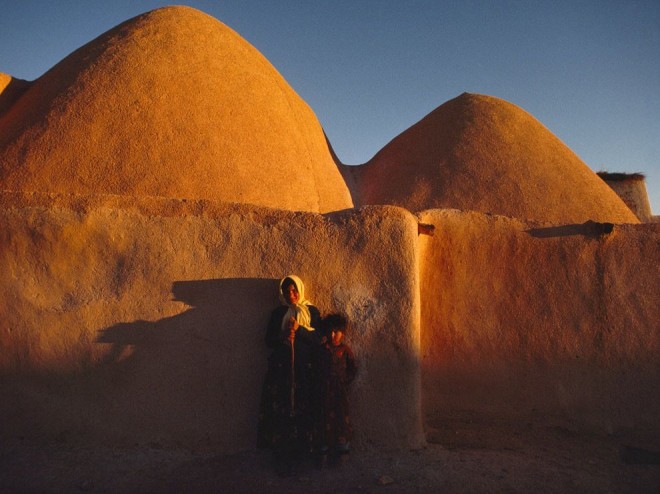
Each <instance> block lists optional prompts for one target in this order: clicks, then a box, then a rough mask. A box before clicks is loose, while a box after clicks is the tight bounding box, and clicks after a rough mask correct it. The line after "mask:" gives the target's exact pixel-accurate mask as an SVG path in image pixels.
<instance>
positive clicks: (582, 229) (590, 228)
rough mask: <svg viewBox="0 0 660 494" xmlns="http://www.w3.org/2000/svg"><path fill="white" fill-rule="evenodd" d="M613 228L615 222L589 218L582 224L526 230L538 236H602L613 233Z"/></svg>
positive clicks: (533, 235)
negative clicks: (602, 221)
mask: <svg viewBox="0 0 660 494" xmlns="http://www.w3.org/2000/svg"><path fill="white" fill-rule="evenodd" d="M613 230H614V224H613V223H598V222H596V221H591V220H589V221H587V222H585V223H581V224H572V225H560V226H551V227H545V228H531V229H529V230H526V232H527V233H529V234H530V235H531V236H532V237H536V238H552V237H569V236H572V235H583V236H585V237H600V236H601V235H607V234H609V233H612V231H613Z"/></svg>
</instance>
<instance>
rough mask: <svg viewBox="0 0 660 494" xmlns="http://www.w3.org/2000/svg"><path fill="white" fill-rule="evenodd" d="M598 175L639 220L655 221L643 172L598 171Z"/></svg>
mask: <svg viewBox="0 0 660 494" xmlns="http://www.w3.org/2000/svg"><path fill="white" fill-rule="evenodd" d="M598 176H599V177H600V178H602V179H603V180H604V181H605V183H606V184H607V185H609V186H610V187H611V188H612V190H613V191H614V192H616V193H617V195H618V196H619V197H620V198H621V199H622V200H623V202H625V203H626V206H628V207H629V208H630V210H631V211H632V212H633V213H635V215H636V216H637V218H639V220H640V221H642V222H645V223H647V222H651V221H656V219H655V218H654V217H653V213H652V212H651V204H650V202H649V195H648V193H647V192H646V177H645V176H644V174H643V173H609V172H598Z"/></svg>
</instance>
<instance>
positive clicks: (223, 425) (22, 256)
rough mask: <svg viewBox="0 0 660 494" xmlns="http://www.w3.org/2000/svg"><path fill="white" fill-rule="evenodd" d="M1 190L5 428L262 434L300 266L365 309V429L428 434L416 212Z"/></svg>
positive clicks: (337, 305)
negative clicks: (282, 326) (290, 282)
mask: <svg viewBox="0 0 660 494" xmlns="http://www.w3.org/2000/svg"><path fill="white" fill-rule="evenodd" d="M0 197H1V200H2V202H1V203H0V204H1V206H2V207H1V208H0V214H1V220H0V222H1V223H2V225H3V228H2V230H1V231H0V280H1V283H0V369H1V374H0V413H1V414H2V421H0V424H1V425H0V431H1V433H2V437H10V436H14V437H15V436H21V435H22V436H29V437H34V438H36V439H39V438H57V439H59V440H64V441H67V440H90V441H104V442H109V443H117V444H134V443H158V444H161V445H164V446H165V445H174V444H178V445H185V446H190V447H207V446H208V447H212V448H214V449H215V450H217V451H221V452H232V451H237V450H243V449H250V448H254V445H255V439H256V433H255V428H256V423H257V410H258V403H259V395H260V390H261V383H262V378H263V375H264V372H265V369H266V360H267V356H268V352H267V349H266V348H265V344H264V341H263V338H264V334H265V326H266V323H267V321H268V317H269V314H270V311H271V310H272V309H273V308H274V307H275V306H276V305H278V304H279V302H278V299H277V286H278V280H279V278H280V277H281V276H282V275H284V274H288V273H296V274H298V275H300V276H301V277H302V279H303V280H304V281H305V282H306V285H307V293H308V298H309V299H310V300H312V301H313V302H314V303H315V304H316V305H317V306H318V307H319V308H320V309H321V311H322V312H324V313H325V312H328V311H330V310H339V309H341V310H344V311H345V312H347V313H348V316H349V317H350V318H351V319H352V320H353V322H354V326H355V328H354V330H353V332H352V333H351V334H350V337H349V338H350V340H349V341H350V342H351V344H352V345H353V347H354V349H355V352H356V354H357V356H358V358H359V361H360V366H361V367H360V373H359V376H358V378H357V381H356V382H355V386H354V389H353V403H354V408H353V410H354V419H355V427H356V431H357V437H356V441H357V442H358V443H362V444H365V443H373V444H376V445H380V446H387V447H411V446H418V445H420V444H421V443H422V441H423V434H422V428H421V423H422V421H421V416H420V408H421V407H420V400H421V392H420V374H419V342H420V340H419V297H418V295H417V294H418V293H419V285H418V277H417V275H416V273H417V272H418V270H417V255H416V252H417V222H416V219H415V218H414V217H413V216H412V215H411V214H410V213H408V212H406V211H405V210H403V209H399V208H394V207H372V208H366V209H363V210H360V211H357V212H349V213H336V214H331V215H326V216H322V215H319V214H315V213H291V212H285V211H277V210H269V209H261V208H255V207H246V206H226V205H225V206H221V205H218V204H212V203H209V202H200V201H178V200H156V199H152V200H148V199H142V200H136V199H135V200H134V199H128V198H120V197H115V196H103V197H101V196H96V197H93V198H81V197H77V198H75V197H74V198H66V197H64V196H44V195H40V196H30V195H20V194H10V193H5V194H3V195H2V196H0Z"/></svg>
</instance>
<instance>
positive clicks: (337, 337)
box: [331, 329, 344, 346]
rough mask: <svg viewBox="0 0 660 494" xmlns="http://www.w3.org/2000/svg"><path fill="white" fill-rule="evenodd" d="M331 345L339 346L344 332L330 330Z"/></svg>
mask: <svg viewBox="0 0 660 494" xmlns="http://www.w3.org/2000/svg"><path fill="white" fill-rule="evenodd" d="M331 335H332V344H333V345H334V346H339V344H340V343H341V339H342V338H343V337H344V332H343V331H342V330H341V329H333V330H332V333H331Z"/></svg>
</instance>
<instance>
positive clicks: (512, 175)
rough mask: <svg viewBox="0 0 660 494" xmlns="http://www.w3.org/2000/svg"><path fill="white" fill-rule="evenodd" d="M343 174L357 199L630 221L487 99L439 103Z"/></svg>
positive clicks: (556, 144)
mask: <svg viewBox="0 0 660 494" xmlns="http://www.w3.org/2000/svg"><path fill="white" fill-rule="evenodd" d="M344 173H345V174H346V175H348V176H349V183H351V181H352V189H353V190H354V198H355V201H356V202H357V203H359V204H394V205H398V206H402V207H405V208H407V209H409V210H411V211H421V210H424V209H432V208H455V209H461V210H474V211H481V212H487V213H495V214H501V215H505V216H511V217H516V218H523V219H532V220H536V221H549V222H553V223H582V222H585V221H587V220H594V221H608V222H617V223H626V222H633V223H635V222H637V221H638V220H637V218H636V217H635V215H634V214H632V212H631V211H630V210H629V209H628V207H627V206H626V205H625V204H624V203H623V202H622V201H621V200H620V199H619V198H618V197H617V196H616V194H614V193H612V191H611V190H609V188H608V187H606V186H605V184H604V183H603V182H602V180H600V179H599V178H598V176H597V175H596V174H595V173H594V172H593V171H591V170H590V169H589V168H588V167H587V165H585V164H584V163H583V162H582V161H581V160H580V158H578V157H577V156H576V155H575V154H574V153H573V152H572V151H571V150H570V149H569V148H568V147H567V146H566V145H565V144H564V143H562V142H561V141H560V140H559V139H558V138H557V137H556V136H555V135H553V134H552V132H550V131H549V130H548V129H547V128H546V127H544V126H543V125H542V124H541V123H540V122H538V121H537V120H536V119H535V118H534V117H532V116H531V115H530V114H528V113H527V112H525V111H524V110H522V109H521V108H519V107H517V106H515V105H513V104H511V103H508V102H506V101H504V100H501V99H498V98H494V97H491V96H483V95H478V94H468V93H464V94H462V95H460V96H458V97H457V98H455V99H453V100H450V101H448V102H446V103H445V104H443V105H441V106H440V107H438V108H437V109H435V110H434V111H433V112H431V113H430V114H429V115H427V116H426V117H424V118H423V119H422V120H420V121H419V122H418V123H416V124H415V125H413V126H412V127H410V128H409V129H407V130H406V131H404V132H403V133H402V134H400V135H399V136H397V137H396V138H395V139H393V140H392V141H391V142H390V143H389V144H387V145H386V146H385V147H384V148H383V149H381V150H380V151H379V152H378V153H377V154H376V155H375V156H374V157H373V158H372V159H371V160H370V161H369V162H368V163H366V164H364V165H362V166H357V167H349V168H346V169H345V170H344Z"/></svg>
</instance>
